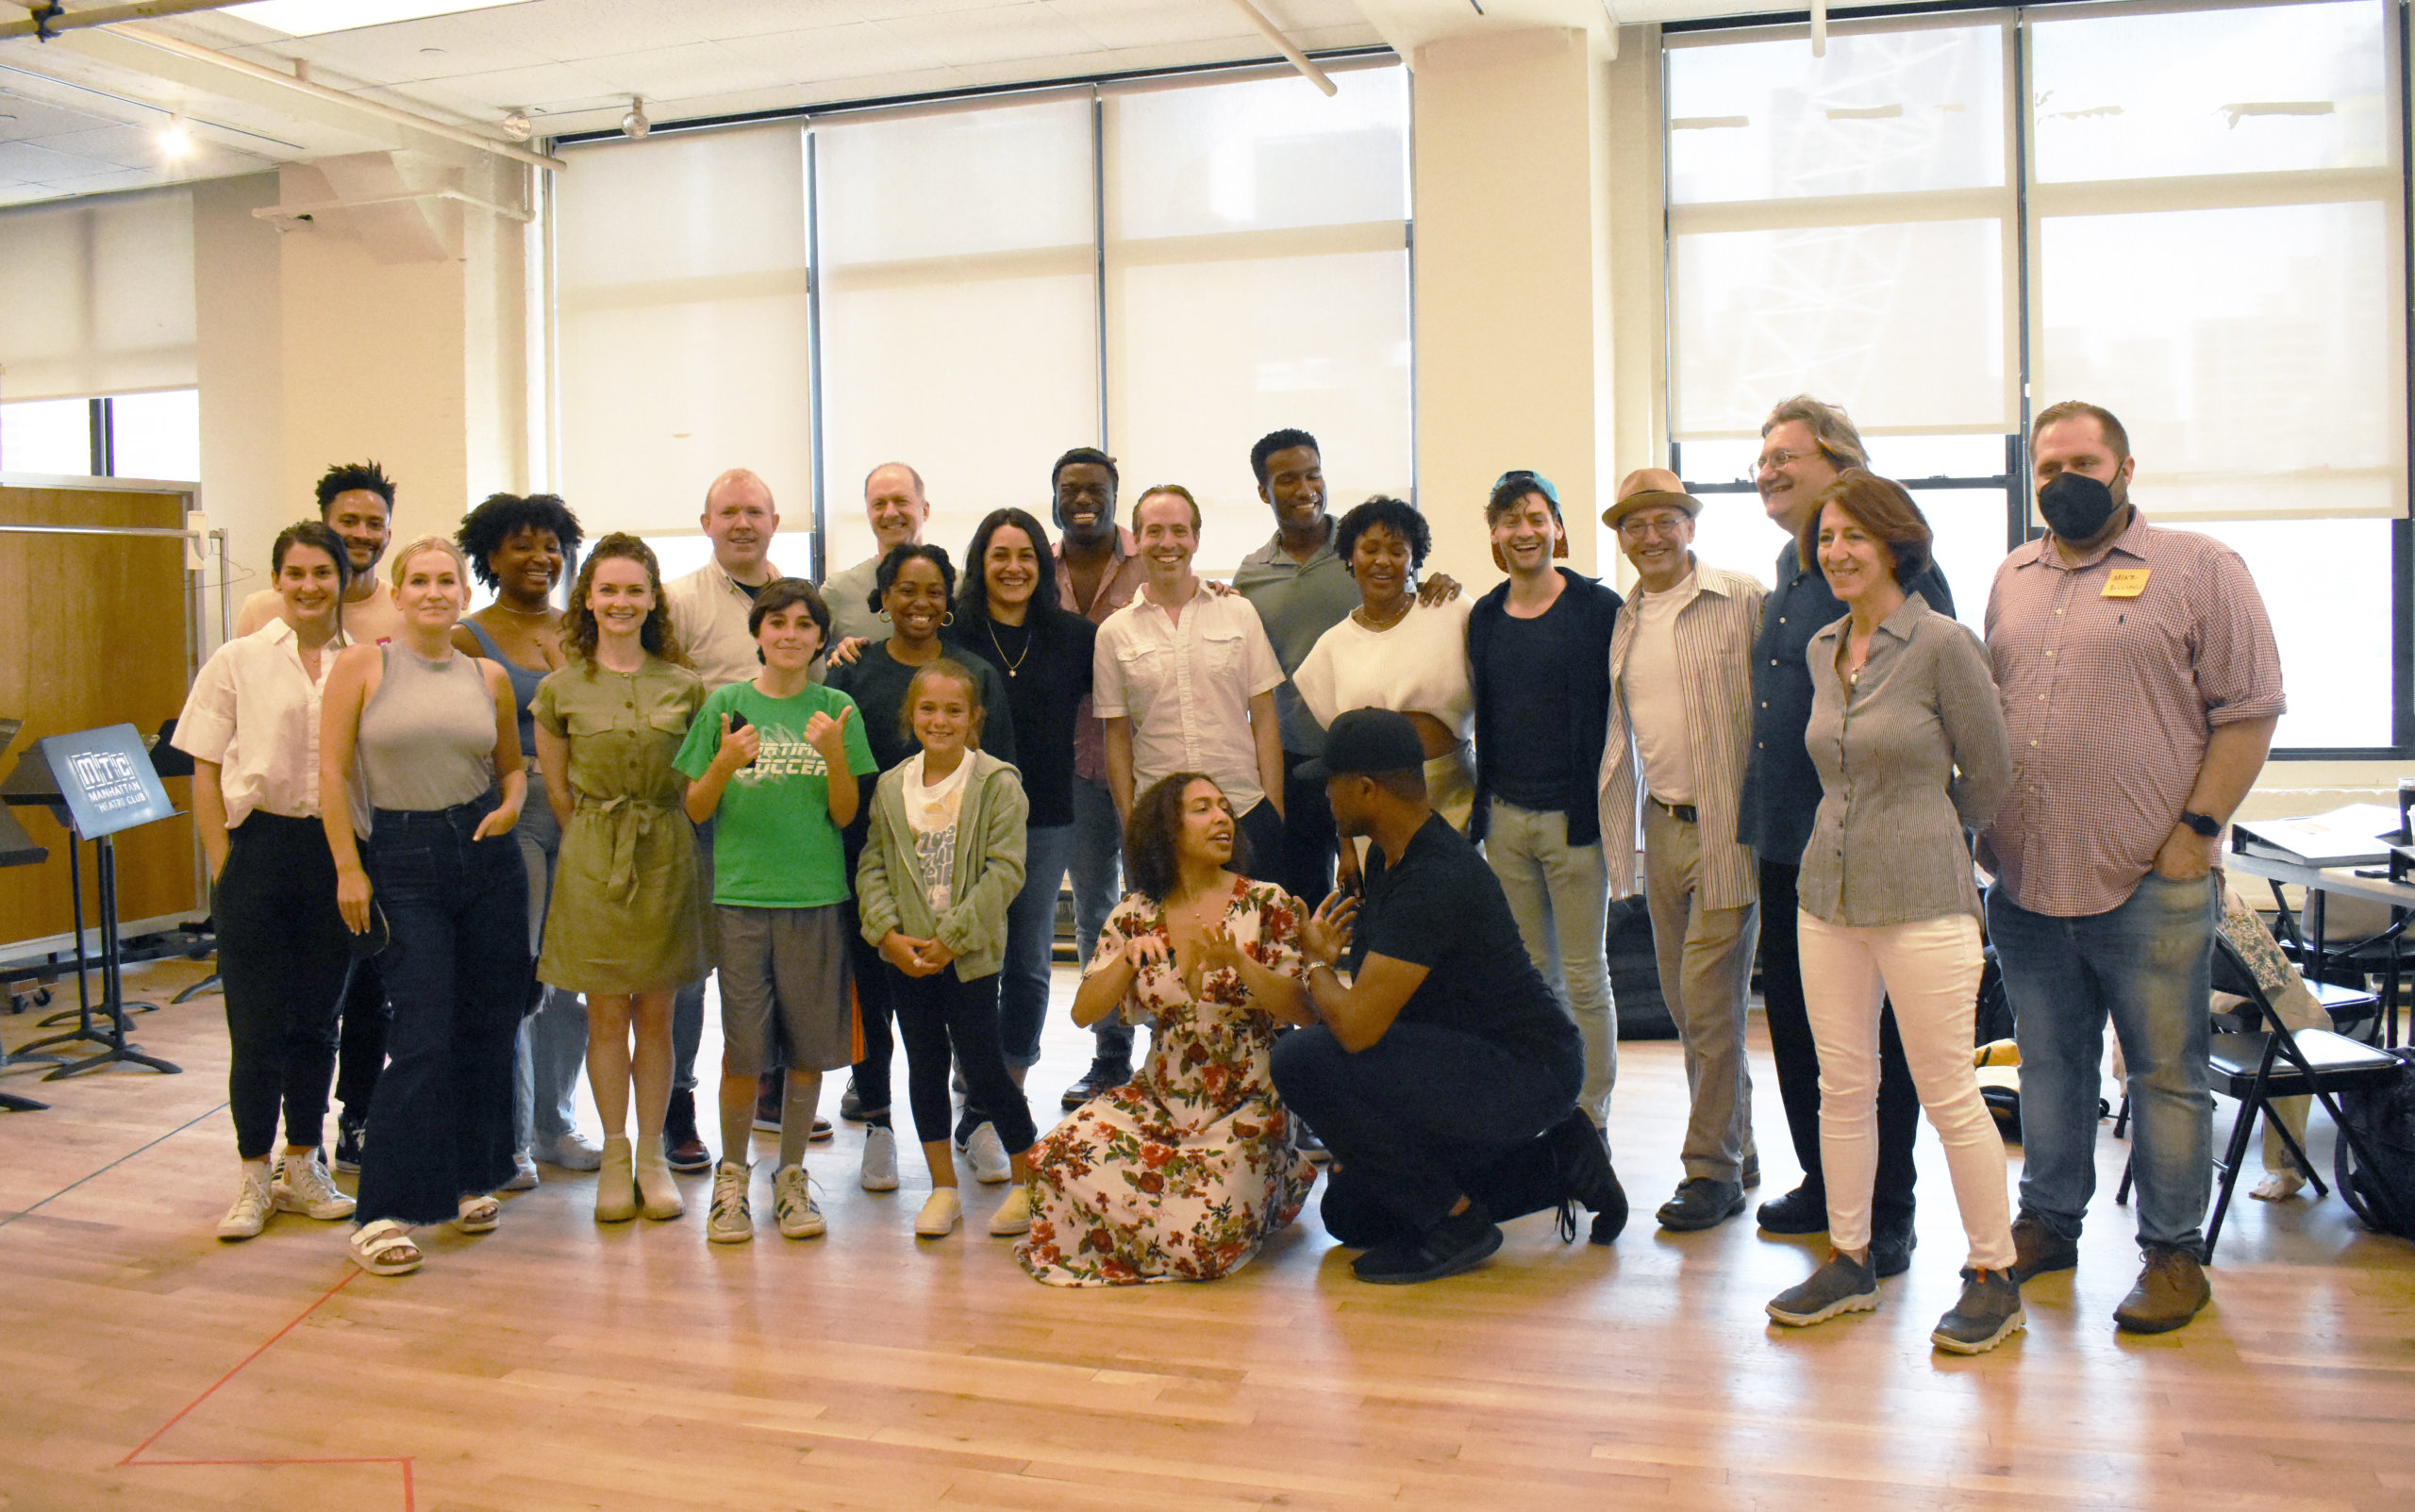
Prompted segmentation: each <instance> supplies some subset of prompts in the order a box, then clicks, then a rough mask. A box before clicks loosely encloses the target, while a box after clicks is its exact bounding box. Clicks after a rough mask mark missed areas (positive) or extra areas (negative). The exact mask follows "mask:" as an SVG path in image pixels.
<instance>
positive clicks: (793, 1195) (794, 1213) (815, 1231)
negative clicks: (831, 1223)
mask: <svg viewBox="0 0 2415 1512" xmlns="http://www.w3.org/2000/svg"><path fill="white" fill-rule="evenodd" d="M772 1215H773V1217H774V1218H776V1219H777V1220H779V1224H780V1237H781V1238H788V1239H812V1238H821V1237H822V1234H823V1232H824V1229H825V1228H827V1227H828V1225H827V1224H825V1223H824V1222H823V1221H822V1209H821V1208H819V1207H817V1206H815V1205H814V1202H813V1182H812V1178H810V1177H808V1175H806V1173H805V1168H804V1167H803V1166H790V1167H788V1168H787V1169H786V1170H784V1171H779V1172H778V1173H777V1174H775V1175H774V1176H773V1177H772Z"/></svg>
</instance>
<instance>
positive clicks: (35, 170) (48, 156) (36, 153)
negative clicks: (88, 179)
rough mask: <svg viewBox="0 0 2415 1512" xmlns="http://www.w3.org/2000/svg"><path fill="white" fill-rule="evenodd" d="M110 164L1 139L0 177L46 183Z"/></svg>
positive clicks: (27, 143)
mask: <svg viewBox="0 0 2415 1512" xmlns="http://www.w3.org/2000/svg"><path fill="white" fill-rule="evenodd" d="M109 166H111V165H110V164H108V163H106V162H96V161H94V160H93V159H92V158H85V157H81V156H79V155H77V154H75V153H65V152H54V151H52V150H51V149H50V148H48V147H38V146H36V145H34V144H33V143H32V142H30V141H0V179H21V180H25V181H27V182H30V183H36V184H46V183H49V182H50V181H51V180H53V179H57V178H74V177H78V176H80V175H83V174H91V173H94V172H97V171H99V170H100V169H103V168H107V167H109Z"/></svg>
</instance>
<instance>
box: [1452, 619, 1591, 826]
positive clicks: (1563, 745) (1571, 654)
mask: <svg viewBox="0 0 2415 1512" xmlns="http://www.w3.org/2000/svg"><path fill="white" fill-rule="evenodd" d="M1577 628H1578V626H1577V625H1576V623H1575V616H1574V613H1573V612H1571V609H1570V605H1569V597H1568V595H1567V594H1565V593H1562V594H1561V595H1560V596H1559V597H1558V598H1557V599H1556V600H1554V601H1553V603H1552V606H1551V607H1550V608H1548V609H1545V610H1544V611H1543V612H1542V613H1541V614H1539V615H1537V616H1535V617H1534V618H1533V619H1531V620H1521V619H1519V618H1518V617H1517V616H1516V615H1514V614H1505V615H1503V616H1502V617H1501V623H1500V625H1499V627H1498V628H1497V629H1495V630H1494V631H1493V635H1492V644H1491V647H1489V648H1488V650H1487V653H1486V656H1485V661H1486V663H1487V665H1486V667H1485V669H1484V671H1485V675H1484V678H1483V681H1482V683H1481V685H1480V686H1481V687H1482V688H1483V689H1484V702H1485V713H1486V714H1487V715H1488V716H1489V719H1488V723H1487V726H1486V727H1487V728H1488V729H1489V730H1491V732H1492V749H1491V751H1490V752H1488V753H1487V756H1489V757H1490V759H1489V761H1488V763H1487V765H1488V766H1489V767H1490V769H1491V771H1490V775H1491V779H1492V796H1493V797H1495V798H1498V799H1500V800H1501V801H1502V802H1504V803H1508V804H1515V805H1517V806H1519V807H1520V808H1528V809H1533V810H1535V811H1537V812H1548V811H1549V810H1552V809H1556V808H1557V807H1559V806H1560V805H1561V804H1562V803H1563V802H1564V801H1565V800H1564V796H1563V795H1564V794H1566V793H1567V792H1568V790H1569V789H1570V788H1572V787H1574V786H1575V785H1576V779H1577V777H1578V775H1579V773H1574V772H1572V771H1570V770H1569V750H1568V728H1567V721H1568V708H1567V697H1568V673H1567V671H1566V668H1567V666H1568V664H1569V662H1571V661H1572V660H1574V658H1576V657H1577V656H1581V655H1583V654H1584V650H1585V648H1584V647H1583V646H1582V645H1580V644H1579V643H1578V640H1579V638H1578V637H1577V635H1576V634H1575V633H1574V632H1575V631H1576V630H1577ZM1582 775H1583V777H1584V779H1585V782H1586V784H1587V785H1590V784H1591V782H1592V779H1593V774H1592V773H1583V774H1582Z"/></svg>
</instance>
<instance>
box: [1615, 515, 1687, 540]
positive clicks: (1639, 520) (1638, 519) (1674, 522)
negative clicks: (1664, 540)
mask: <svg viewBox="0 0 2415 1512" xmlns="http://www.w3.org/2000/svg"><path fill="white" fill-rule="evenodd" d="M1685 523H1686V517H1685V516H1683V515H1681V514H1674V513H1669V514H1652V515H1643V514H1631V515H1629V516H1627V517H1626V518H1625V519H1624V520H1622V521H1620V522H1619V536H1620V538H1621V539H1622V540H1645V539H1647V538H1649V537H1652V536H1656V535H1659V536H1667V537H1669V538H1670V539H1672V540H1674V539H1675V538H1676V537H1677V536H1678V534H1679V533H1680V531H1681V529H1682V527H1683V526H1684V525H1685Z"/></svg>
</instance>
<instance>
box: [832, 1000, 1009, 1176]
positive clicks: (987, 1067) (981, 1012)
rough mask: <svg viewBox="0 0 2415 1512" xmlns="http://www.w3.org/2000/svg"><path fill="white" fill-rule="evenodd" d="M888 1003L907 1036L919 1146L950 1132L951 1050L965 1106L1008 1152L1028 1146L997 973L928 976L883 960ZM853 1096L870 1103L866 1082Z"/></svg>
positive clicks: (909, 1085) (908, 1077)
mask: <svg viewBox="0 0 2415 1512" xmlns="http://www.w3.org/2000/svg"><path fill="white" fill-rule="evenodd" d="M880 969H881V972H883V973H884V974H885V975H887V977H888V978H889V1005H890V1008H891V1011H892V1012H893V1013H895V1014H896V1016H897V1036H898V1038H901V1039H903V1040H905V1041H906V1093H907V1097H908V1100H909V1101H911V1103H912V1104H913V1107H914V1134H915V1136H916V1138H920V1139H921V1140H922V1141H923V1142H924V1144H937V1143H938V1142H940V1141H941V1140H942V1139H945V1138H947V1137H948V1134H949V1132H950V1131H949V1127H948V1119H949V1113H950V1110H951V1106H952V1105H951V1101H950V1099H949V1097H948V1088H947V1083H948V1055H949V1052H950V1051H951V1050H953V1051H954V1052H955V1056H956V1062H957V1064H958V1065H960V1066H962V1067H963V1068H964V1086H965V1088H966V1090H965V1094H964V1099H965V1103H966V1105H968V1106H971V1107H977V1108H979V1109H981V1110H982V1111H983V1112H984V1113H985V1114H987V1115H988V1116H989V1118H990V1120H991V1122H994V1123H996V1124H997V1126H998V1140H999V1142H1000V1143H1002V1144H1004V1145H1005V1146H1006V1147H1007V1153H1008V1155H1021V1154H1023V1153H1024V1151H1025V1150H1028V1149H1030V1148H1031V1142H1032V1140H1033V1139H1034V1138H1038V1135H1039V1131H1038V1129H1037V1128H1035V1127H1034V1126H1033V1124H1032V1122H1031V1105H1030V1104H1029V1103H1028V1102H1026V1101H1025V1100H1024V1095H1023V1088H1020V1087H1017V1086H1016V1085H1015V1083H1014V1078H1013V1077H1011V1076H1009V1075H1008V1074H1007V1055H1006V1051H1005V1049H1004V1048H1003V1046H1002V1044H1001V1042H1000V1040H999V1038H998V973H997V972H991V973H990V974H989V975H987V976H976V977H974V979H973V980H972V981H970V982H967V981H963V980H961V979H960V978H958V976H957V974H956V968H955V967H953V966H951V967H949V968H948V969H947V970H945V971H943V972H936V973H934V974H933V975H930V976H908V975H907V974H906V973H905V972H901V971H899V970H898V969H897V968H896V967H894V966H891V965H890V964H889V963H887V962H886V961H884V962H882V963H881V968H880ZM856 1096H857V1098H858V1100H860V1101H863V1102H864V1103H865V1104H866V1105H867V1106H869V1105H870V1100H869V1099H868V1098H866V1097H865V1095H864V1088H863V1084H862V1083H861V1082H860V1081H858V1083H857V1084H856Z"/></svg>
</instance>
